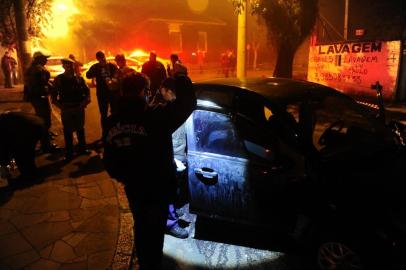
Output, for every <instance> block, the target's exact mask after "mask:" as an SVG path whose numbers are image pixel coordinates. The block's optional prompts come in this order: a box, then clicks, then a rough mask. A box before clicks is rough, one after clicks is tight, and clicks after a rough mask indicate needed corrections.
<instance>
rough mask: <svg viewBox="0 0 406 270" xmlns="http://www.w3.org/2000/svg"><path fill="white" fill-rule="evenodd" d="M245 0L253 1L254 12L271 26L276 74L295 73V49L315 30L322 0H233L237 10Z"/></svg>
mask: <svg viewBox="0 0 406 270" xmlns="http://www.w3.org/2000/svg"><path fill="white" fill-rule="evenodd" d="M242 1H250V4H251V9H252V13H253V14H256V15H258V16H260V17H261V18H262V19H263V21H264V23H265V25H266V26H267V32H268V38H269V39H270V40H271V42H272V43H273V45H274V46H275V49H276V52H277V60H276V66H275V70H274V74H273V75H274V76H276V77H288V78H290V77H292V66H293V59H294V56H295V52H296V50H297V49H298V47H299V46H300V44H301V43H302V42H303V41H304V39H305V38H306V37H307V36H308V35H309V34H310V33H311V32H312V30H313V27H314V25H315V22H316V18H317V13H318V0H232V3H233V5H234V7H235V8H236V10H237V12H239V10H240V9H241V7H242Z"/></svg>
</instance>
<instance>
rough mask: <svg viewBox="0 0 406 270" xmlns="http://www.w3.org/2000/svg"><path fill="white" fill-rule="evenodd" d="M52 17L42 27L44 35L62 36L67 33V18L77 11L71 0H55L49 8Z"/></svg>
mask: <svg viewBox="0 0 406 270" xmlns="http://www.w3.org/2000/svg"><path fill="white" fill-rule="evenodd" d="M51 12H52V16H51V17H52V18H51V22H50V24H49V25H46V26H45V27H44V34H45V36H46V37H51V38H58V37H64V36H66V35H68V33H69V19H70V18H71V17H72V16H73V15H75V14H78V13H79V10H78V9H77V8H76V6H75V5H74V3H73V0H55V1H54V3H53V4H52V8H51Z"/></svg>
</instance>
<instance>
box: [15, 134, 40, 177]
mask: <svg viewBox="0 0 406 270" xmlns="http://www.w3.org/2000/svg"><path fill="white" fill-rule="evenodd" d="M37 142H38V139H33V140H32V141H26V142H24V143H23V144H20V145H18V146H15V147H14V151H13V152H14V153H12V156H13V157H14V159H15V161H16V164H17V167H18V169H19V171H20V173H21V177H23V178H33V177H36V176H37V175H38V172H37V167H36V165H35V146H36V145H37Z"/></svg>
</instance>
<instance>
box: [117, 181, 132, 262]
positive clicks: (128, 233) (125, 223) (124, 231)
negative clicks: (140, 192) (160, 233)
mask: <svg viewBox="0 0 406 270" xmlns="http://www.w3.org/2000/svg"><path fill="white" fill-rule="evenodd" d="M112 181H113V182H114V183H115V186H116V189H117V198H118V203H119V209H120V221H119V222H120V230H119V235H118V238H117V248H116V253H115V254H114V258H113V262H112V265H111V269H113V270H116V269H119V270H128V269H130V268H131V266H132V259H133V250H134V230H133V228H134V221H133V215H132V213H131V210H130V206H129V203H128V199H127V196H126V195H125V191H124V185H123V184H121V183H118V182H117V181H115V180H112ZM136 269H137V268H136Z"/></svg>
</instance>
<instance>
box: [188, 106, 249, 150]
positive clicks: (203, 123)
mask: <svg viewBox="0 0 406 270" xmlns="http://www.w3.org/2000/svg"><path fill="white" fill-rule="evenodd" d="M193 132H194V134H193V137H192V138H189V139H190V140H191V142H190V141H189V140H188V147H189V149H190V150H194V151H201V152H209V153H214V154H219V155H227V156H236V157H244V155H245V154H244V148H243V146H242V143H241V141H240V139H239V138H238V136H237V133H236V131H235V128H234V125H233V123H232V121H231V119H230V117H229V116H228V115H226V114H222V113H217V112H211V111H204V110H196V111H194V113H193Z"/></svg>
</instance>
